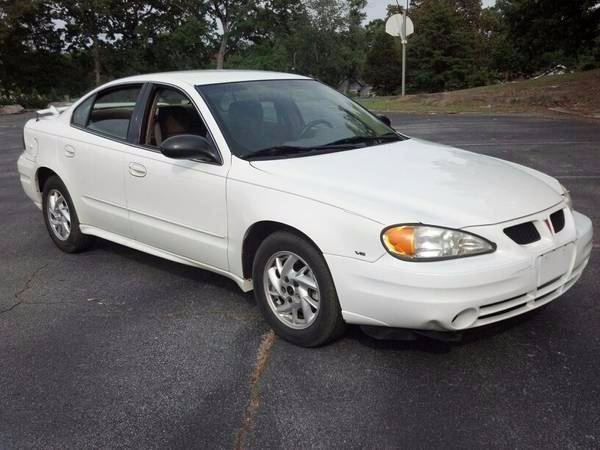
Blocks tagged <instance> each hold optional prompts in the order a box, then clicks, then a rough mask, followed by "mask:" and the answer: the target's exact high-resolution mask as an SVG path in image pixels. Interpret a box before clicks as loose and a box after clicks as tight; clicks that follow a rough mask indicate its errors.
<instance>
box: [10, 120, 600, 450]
mask: <svg viewBox="0 0 600 450" xmlns="http://www.w3.org/2000/svg"><path fill="white" fill-rule="evenodd" d="M392 119H393V122H394V124H395V125H396V126H397V127H398V128H399V129H401V130H404V131H405V132H406V133H408V134H410V135H413V136H418V137H423V138H426V139H431V140H435V141H440V142H444V143H448V144H453V145H456V146H459V147H463V148H467V149H469V150H472V151H476V152H481V153H486V154H490V155H495V156H499V157H503V158H506V159H509V160H512V161H516V162H519V163H523V164H526V165H529V166H532V167H534V168H538V169H542V170H544V171H546V172H548V173H550V174H552V175H555V176H558V177H559V178H560V179H561V181H563V182H564V184H565V185H567V186H568V187H569V188H570V189H571V190H572V193H573V199H574V202H575V204H576V206H577V208H578V209H580V210H581V211H582V212H584V213H586V214H588V215H590V216H591V217H592V218H593V220H594V221H595V226H596V233H598V232H599V231H600V230H599V229H598V224H599V223H600V208H598V204H599V203H600V126H599V123H598V122H584V121H578V120H574V119H571V118H565V117H551V118H546V117H544V118H540V117H527V116H495V117H494V116H464V115H453V116H442V115H437V116H428V115H394V116H393V117H392ZM24 120H25V119H24V117H23V116H17V117H8V118H7V117H4V118H1V119H0V205H1V206H2V214H1V219H0V255H1V256H0V257H1V264H0V280H1V282H0V311H3V312H1V313H0V447H1V448H22V447H44V448H70V447H79V448H81V447H86V448H87V447H105V448H106V447H116V446H123V447H142V448H154V447H184V446H185V447H211V448H212V447H223V448H232V447H234V446H236V444H239V445H241V446H243V447H247V448H267V447H268V448H273V447H285V448H307V447H344V448H353V447H368V448H382V447H385V448H389V447H405V448H406V447H431V446H439V447H441V446H448V447H484V446H485V447H492V448H505V447H513V448H514V447H548V448H594V447H595V448H599V447H600V388H599V374H600V282H599V279H600V278H599V277H600V255H599V254H598V253H599V251H598V247H596V248H595V249H594V251H593V256H592V261H591V263H590V266H589V268H588V271H587V273H586V274H585V275H584V277H583V278H582V279H581V281H580V282H579V284H578V285H577V286H576V287H574V288H573V289H572V290H571V291H569V292H568V293H567V294H566V295H565V296H563V297H562V298H561V299H559V300H557V301H555V302H553V303H551V304H549V305H547V306H546V307H543V308H542V309H540V310H538V311H536V312H534V313H532V314H529V315H527V316H525V317H519V318H517V319H514V320H511V321H509V322H507V323H503V324H499V325H493V326H490V327H487V328H484V329H479V330H477V331H474V332H471V333H469V334H468V335H467V336H466V337H465V339H464V340H463V341H462V342H460V343H454V344H445V343H439V342H435V341H429V340H427V339H421V340H418V341H415V342H380V341H375V340H373V339H371V338H368V337H366V336H365V335H363V334H362V333H361V332H360V330H358V329H356V328H352V329H351V330H350V331H349V332H348V333H347V335H346V336H345V337H344V338H343V339H341V340H339V341H338V342H336V343H334V344H332V345H329V346H327V347H324V348H319V349H312V350H306V349H301V348H297V347H294V346H292V345H290V344H288V343H286V342H284V341H282V340H277V339H275V340H274V341H273V340H272V339H271V337H270V335H269V332H268V329H267V327H266V326H265V323H264V322H263V321H262V320H261V318H260V316H259V314H258V311H257V307H256V304H255V302H254V300H253V298H252V296H251V295H246V294H242V293H241V292H240V291H239V290H238V289H237V287H236V286H235V285H234V284H233V283H232V282H230V281H228V280H226V279H225V278H222V277H219V276H217V275H213V274H210V273H208V272H204V271H201V270H197V269H193V268H188V267H185V266H181V265H178V264H175V263H171V262H167V261H163V260H160V259H158V258H154V257H152V256H148V255H145V254H142V253H139V252H136V251H133V250H129V249H127V248H124V247H121V246H118V245H115V244H111V243H109V242H104V241H99V242H98V243H97V244H96V245H95V247H94V248H93V249H92V250H91V251H89V252H87V253H83V254H80V255H66V254H63V253H61V252H60V251H58V250H57V249H56V248H55V247H54V245H53V244H52V243H51V241H50V239H49V238H48V237H47V235H46V231H45V228H44V226H43V222H42V218H41V215H40V213H39V211H38V210H37V209H36V208H35V207H34V206H33V205H32V204H31V203H30V202H29V201H28V200H27V199H26V197H25V195H24V194H23V193H22V192H21V189H20V186H19V183H18V178H17V174H16V167H15V162H16V159H17V156H18V154H19V153H20V147H21V142H20V132H21V131H20V127H21V126H22V124H23V123H24ZM465 200H468V199H465ZM263 341H264V342H263ZM261 342H263V344H262V345H261ZM259 348H260V351H259ZM257 358H258V360H260V361H262V364H260V365H259V367H258V368H257V367H256V364H257ZM249 405H250V406H249Z"/></svg>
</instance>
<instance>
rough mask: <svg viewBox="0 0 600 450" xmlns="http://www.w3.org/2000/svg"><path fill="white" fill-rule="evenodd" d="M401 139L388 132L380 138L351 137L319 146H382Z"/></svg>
mask: <svg viewBox="0 0 600 450" xmlns="http://www.w3.org/2000/svg"><path fill="white" fill-rule="evenodd" d="M400 139H401V138H400V136H398V135H397V134H396V133H393V132H391V131H390V132H389V133H385V134H382V135H381V136H352V137H349V138H344V139H340V140H337V141H333V142H330V143H329V144H325V145H322V146H320V148H330V147H336V146H338V145H349V144H371V143H375V144H382V143H384V142H392V141H399V140H400Z"/></svg>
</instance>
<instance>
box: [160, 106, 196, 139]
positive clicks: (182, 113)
mask: <svg viewBox="0 0 600 450" xmlns="http://www.w3.org/2000/svg"><path fill="white" fill-rule="evenodd" d="M158 122H159V123H160V125H161V128H163V130H164V131H165V132H167V133H168V134H173V133H186V132H188V131H189V129H190V127H191V125H192V122H191V117H190V113H189V111H188V110H186V109H185V107H183V106H161V107H159V108H158Z"/></svg>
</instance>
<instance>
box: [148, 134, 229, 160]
mask: <svg viewBox="0 0 600 450" xmlns="http://www.w3.org/2000/svg"><path fill="white" fill-rule="evenodd" d="M160 152H161V153H162V154H163V155H165V156H166V157H167V158H173V159H201V160H203V161H207V162H219V155H218V153H217V151H216V150H215V148H214V147H213V146H212V145H211V143H210V142H209V141H208V139H206V138H204V137H202V136H197V135H194V134H180V135H178V136H173V137H170V138H168V139H165V140H164V141H163V142H162V143H161V144H160Z"/></svg>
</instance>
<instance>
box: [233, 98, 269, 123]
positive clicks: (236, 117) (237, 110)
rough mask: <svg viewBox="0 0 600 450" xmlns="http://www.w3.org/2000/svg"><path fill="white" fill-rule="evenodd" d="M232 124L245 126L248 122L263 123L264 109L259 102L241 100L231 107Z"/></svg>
mask: <svg viewBox="0 0 600 450" xmlns="http://www.w3.org/2000/svg"><path fill="white" fill-rule="evenodd" d="M228 118H229V122H230V124H234V125H243V124H244V123H247V122H249V121H250V122H252V123H262V121H263V108H262V105H261V104H260V102H259V101H257V100H239V101H237V102H233V103H231V104H230V105H229V112H228Z"/></svg>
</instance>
